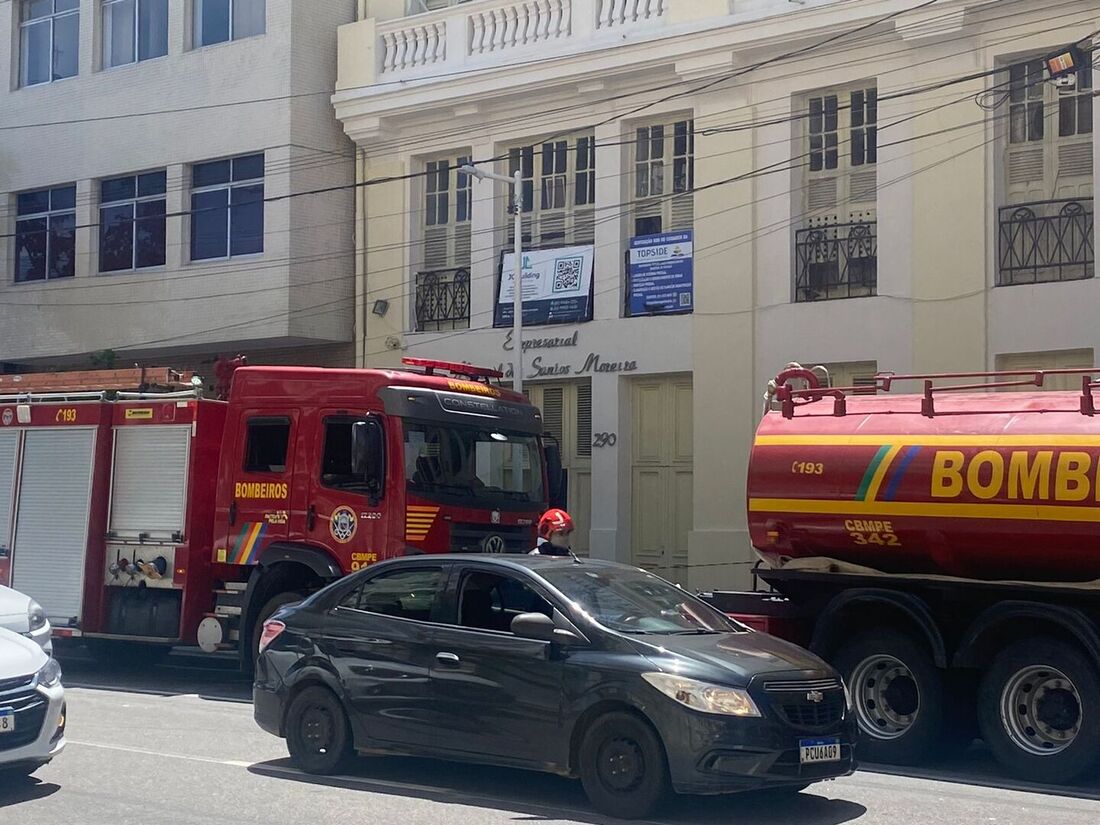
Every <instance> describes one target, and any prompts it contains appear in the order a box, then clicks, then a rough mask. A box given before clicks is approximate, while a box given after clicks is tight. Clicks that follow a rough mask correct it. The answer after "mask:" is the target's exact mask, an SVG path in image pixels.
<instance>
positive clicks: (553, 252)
mask: <svg viewBox="0 0 1100 825" xmlns="http://www.w3.org/2000/svg"><path fill="white" fill-rule="evenodd" d="M594 252H595V250H594V247H592V246H591V245H586V246H562V247H558V248H557V249H532V250H530V251H529V252H524V253H523V323H524V324H567V323H573V322H577V321H588V320H591V318H592V300H591V296H592V262H593V258H594ZM515 257H516V255H515V252H506V253H505V254H504V255H503V256H502V259H501V272H500V289H499V290H498V291H497V307H496V318H495V323H496V325H497V326H509V325H511V323H512V300H513V295H514V285H513V281H514V280H515Z"/></svg>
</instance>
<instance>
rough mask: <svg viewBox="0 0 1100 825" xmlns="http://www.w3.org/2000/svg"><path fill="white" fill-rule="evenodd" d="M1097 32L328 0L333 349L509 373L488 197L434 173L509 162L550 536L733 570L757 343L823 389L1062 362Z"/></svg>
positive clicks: (863, 14) (868, 16)
mask: <svg viewBox="0 0 1100 825" xmlns="http://www.w3.org/2000/svg"><path fill="white" fill-rule="evenodd" d="M1098 29H1100V13H1098V12H1097V10H1096V8H1095V4H1093V3H1090V2H1046V1H1045V0H1044V1H1043V2H1036V0H1019V1H1017V0H1000V1H999V2H996V3H989V2H984V1H982V0H939V2H935V3H923V4H921V3H912V2H910V3H905V2H900V1H899V0H862V2H858V3H853V2H845V0H831V1H827V0H806V2H805V3H799V4H791V3H789V2H786V0H691V2H680V0H629V2H628V0H540V2H537V3H520V2H513V0H473V2H443V1H442V0H440V1H439V2H436V1H435V0H416V2H410V3H406V2H403V0H367V2H363V3H360V9H359V19H357V20H356V21H355V22H354V23H349V24H347V25H345V26H343V27H341V29H340V32H339V74H338V81H337V89H336V95H335V98H334V101H335V105H336V113H337V117H338V118H339V120H340V121H341V122H342V124H343V128H344V129H345V131H346V133H347V134H348V136H349V137H350V138H352V139H353V140H354V141H355V144H356V147H357V160H356V168H357V181H358V182H359V183H360V186H359V187H358V189H357V209H356V213H357V220H356V236H357V242H356V246H357V250H358V255H357V259H356V307H357V311H359V312H360V313H361V316H360V323H359V324H358V327H359V328H360V329H362V330H363V331H364V334H363V335H360V336H358V337H357V341H356V347H357V351H356V358H357V362H358V363H360V364H369V365H385V364H396V363H397V362H398V360H399V359H400V357H402V356H404V355H414V356H425V357H428V356H430V357H437V358H446V359H449V360H458V361H470V362H472V363H479V364H489V365H498V364H499V365H501V367H502V368H503V369H504V371H505V372H506V373H507V372H508V371H509V370H513V369H516V368H518V363H517V358H516V355H517V353H516V351H515V348H514V347H513V346H512V344H513V342H512V338H511V333H510V311H511V310H510V306H509V301H510V294H511V293H510V290H511V284H512V280H513V276H512V275H511V274H510V273H511V266H512V259H511V257H510V255H509V250H510V249H511V243H512V239H513V232H514V230H513V229H512V225H513V219H514V217H513V215H512V214H510V213H509V210H508V206H509V201H510V197H509V189H510V187H509V186H506V185H503V184H501V183H494V182H490V181H488V180H480V179H477V178H475V177H472V176H471V175H469V174H467V173H466V172H464V171H463V168H464V167H465V166H466V165H467V164H470V163H472V164H473V165H474V166H475V167H482V168H485V169H491V170H493V171H495V172H496V173H498V174H503V175H510V174H513V173H514V172H515V171H517V170H518V171H519V172H520V173H521V187H520V194H519V198H518V201H519V204H518V205H519V209H520V213H521V219H522V224H521V232H522V240H523V245H524V249H525V251H529V260H528V261H527V262H526V264H525V269H524V276H523V283H524V287H523V288H524V290H525V292H524V294H525V297H527V299H528V300H529V303H530V310H531V312H530V320H531V324H530V325H529V326H527V327H526V328H525V333H524V334H525V347H526V352H525V353H524V356H523V361H522V369H523V375H524V381H525V388H526V389H528V390H529V394H530V395H531V397H532V398H533V399H534V400H535V401H536V402H537V403H539V404H540V405H541V406H542V407H543V410H544V414H545V417H546V421H547V427H548V429H549V430H550V431H551V432H553V433H554V434H555V435H556V436H557V437H558V438H559V440H560V441H561V442H562V445H563V450H564V454H565V463H566V466H567V467H568V469H569V476H570V507H571V508H573V509H574V510H576V512H577V513H578V514H579V516H580V520H581V522H582V525H583V527H582V530H583V532H584V533H585V534H586V535H585V536H584V537H582V538H581V540H580V543H581V545H582V549H583V550H585V551H586V552H589V553H591V554H593V555H598V556H601V557H604V558H615V559H619V560H622V561H634V562H637V563H640V564H643V565H645V566H647V567H650V568H652V569H655V570H659V571H661V572H663V573H665V574H667V575H670V576H672V577H673V578H675V579H676V580H678V581H682V582H684V583H685V584H687V585H690V586H692V587H698V588H713V587H728V586H744V585H746V584H748V580H749V571H750V570H751V566H752V564H753V563H754V557H753V555H752V553H751V549H750V548H749V545H748V539H747V532H746V527H745V512H744V511H745V469H746V464H747V460H748V456H749V452H750V449H751V445H752V436H753V431H754V427H755V424H756V422H757V420H758V419H759V416H760V412H761V403H762V397H763V394H764V390H765V387H766V384H767V382H768V380H769V379H770V378H771V377H773V376H774V375H775V374H776V372H777V371H778V370H779V369H781V368H782V367H783V366H784V365H785V364H787V363H788V362H791V361H799V362H803V363H809V364H815V365H816V364H821V365H825V366H826V367H827V368H828V370H829V373H830V377H831V380H832V382H833V384H834V385H836V386H856V385H860V384H863V383H866V382H867V381H868V380H869V378H870V377H871V376H873V375H874V373H875V372H876V371H877V370H892V371H895V372H898V373H914V372H921V373H926V372H959V371H970V370H974V371H977V370H987V369H994V368H1001V369H1033V368H1040V367H1062V366H1078V365H1082V364H1087V365H1091V364H1093V362H1094V357H1095V351H1096V350H1097V348H1098V347H1100V332H1098V331H1097V327H1096V325H1095V324H1092V323H1090V321H1089V320H1088V314H1089V312H1090V310H1091V306H1092V304H1093V301H1094V299H1095V298H1097V297H1098V296H1100V286H1098V284H1097V282H1096V280H1095V278H1094V254H1093V248H1094V242H1093V238H1094V225H1095V217H1094V210H1093V200H1092V195H1093V189H1094V178H1095V168H1096V164H1095V155H1096V152H1097V148H1096V142H1095V141H1094V139H1093V133H1094V125H1095V120H1096V116H1095V113H1094V106H1093V89H1094V83H1093V70H1092V68H1091V40H1090V38H1091V37H1093V36H1094V34H1095V32H1096V31H1097V30H1098ZM1073 44H1076V45H1077V50H1076V51H1074V52H1073V53H1072V54H1073V57H1074V59H1075V60H1076V64H1075V66H1074V68H1073V70H1072V71H1065V72H1064V76H1063V78H1062V79H1061V80H1060V81H1059V83H1058V85H1056V84H1055V83H1053V82H1052V79H1051V69H1050V68H1049V67H1048V65H1047V63H1046V62H1045V60H1046V58H1048V57H1050V56H1051V55H1052V53H1055V52H1063V51H1065V50H1066V49H1067V47H1068V46H1070V45H1073ZM1063 68H1064V67H1063ZM1057 70H1058V69H1056V71H1057ZM1067 78H1072V79H1067ZM529 273H530V274H529ZM529 278H530V283H529V282H528V279H529ZM527 315H528V313H527V310H526V309H525V318H526V316H527Z"/></svg>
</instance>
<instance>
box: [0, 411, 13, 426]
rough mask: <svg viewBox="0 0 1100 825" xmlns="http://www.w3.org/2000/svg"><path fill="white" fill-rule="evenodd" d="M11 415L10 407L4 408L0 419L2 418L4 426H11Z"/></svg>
mask: <svg viewBox="0 0 1100 825" xmlns="http://www.w3.org/2000/svg"><path fill="white" fill-rule="evenodd" d="M13 417H14V416H13V415H12V412H11V407H8V408H7V409H6V410H4V416H3V418H2V419H0V420H2V421H3V422H4V426H5V427H10V426H11V420H12V418H13Z"/></svg>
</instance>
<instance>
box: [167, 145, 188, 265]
mask: <svg viewBox="0 0 1100 825" xmlns="http://www.w3.org/2000/svg"><path fill="white" fill-rule="evenodd" d="M165 172H166V179H167V186H168V192H167V195H166V196H165V198H166V202H165V211H167V213H168V214H169V215H176V216H177V217H171V218H168V219H167V221H166V225H165V247H166V248H165V253H166V254H165V259H164V263H165V267H166V268H167V269H168V271H169V272H173V271H178V270H180V269H182V268H183V267H184V266H185V265H186V264H187V262H188V261H190V260H191V218H190V216H189V215H185V214H183V213H184V212H186V211H187V210H189V209H190V208H191V197H190V194H189V192H190V188H191V187H190V183H191V181H190V179H189V178H188V167H187V166H185V165H184V164H182V163H175V164H172V165H171V166H169V167H168V168H167V169H166V170H165Z"/></svg>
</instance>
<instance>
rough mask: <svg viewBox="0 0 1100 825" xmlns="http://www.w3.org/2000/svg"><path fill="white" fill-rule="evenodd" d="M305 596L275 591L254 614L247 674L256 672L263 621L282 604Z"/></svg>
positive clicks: (299, 599)
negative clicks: (249, 667) (254, 619)
mask: <svg viewBox="0 0 1100 825" xmlns="http://www.w3.org/2000/svg"><path fill="white" fill-rule="evenodd" d="M304 598H305V595H303V594H302V593H294V592H290V593H276V594H275V595H274V596H272V597H271V598H270V599H268V600H267V601H266V602H264V606H263V607H261V608H260V612H259V613H257V614H256V621H255V622H254V623H253V625H252V638H251V645H252V647H251V648H249V660H248V661H249V662H250V663H251V664H252V670H251V671H250V673H249V675H252V674H253V673H255V672H256V660H257V659H258V658H259V657H260V637H261V636H263V635H264V622H266V621H267V620H268V619H270V618H271V617H272V616H273V615H274V613H275V611H276V610H278V609H279V608H280V607H283V606H284V605H288V604H293V603H294V602H300V601H302V599H304Z"/></svg>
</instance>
